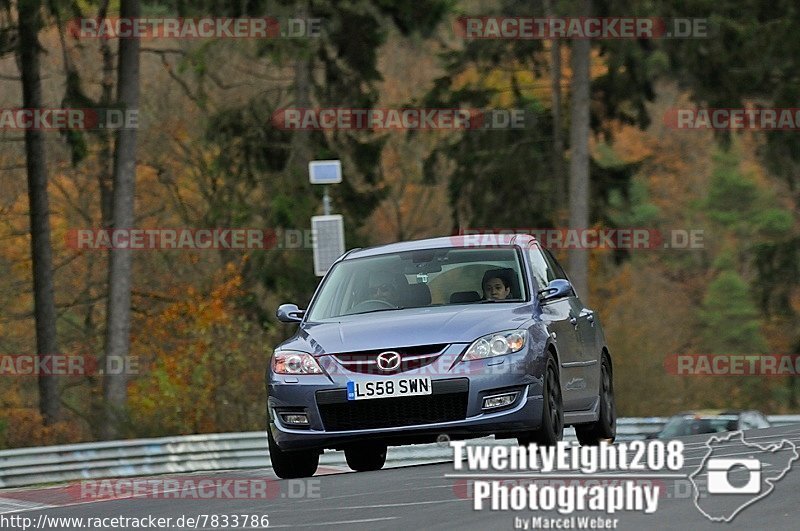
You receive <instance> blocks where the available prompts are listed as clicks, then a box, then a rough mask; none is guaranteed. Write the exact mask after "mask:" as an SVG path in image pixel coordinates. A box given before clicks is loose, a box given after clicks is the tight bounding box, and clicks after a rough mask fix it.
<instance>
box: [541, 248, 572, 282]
mask: <svg viewBox="0 0 800 531" xmlns="http://www.w3.org/2000/svg"><path fill="white" fill-rule="evenodd" d="M544 258H545V260H547V265H548V269H549V270H550V271H552V273H553V278H551V279H550V280H555V279H557V278H560V279H564V280H568V279H567V274H566V273H564V270H563V269H562V268H561V264H559V263H558V262H557V261H556V259H555V257H554V256H553V255H552V254H551V253H550V250H549V249H545V250H544Z"/></svg>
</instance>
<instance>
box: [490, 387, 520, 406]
mask: <svg viewBox="0 0 800 531" xmlns="http://www.w3.org/2000/svg"><path fill="white" fill-rule="evenodd" d="M517 394H518V393H517V392H516V391H514V392H513V393H504V394H502V395H492V396H487V397H486V398H484V399H483V409H497V408H498V407H505V406H508V405H510V404H513V403H514V401H515V400H516V399H517Z"/></svg>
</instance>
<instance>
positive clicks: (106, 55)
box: [97, 0, 114, 229]
mask: <svg viewBox="0 0 800 531" xmlns="http://www.w3.org/2000/svg"><path fill="white" fill-rule="evenodd" d="M108 3H109V0H103V3H102V4H101V5H100V9H99V10H98V12H97V18H98V19H99V20H100V21H101V22H102V21H103V20H105V18H106V16H107V15H108ZM100 53H101V55H102V58H103V78H102V81H101V82H100V86H101V87H102V91H101V95H100V106H101V107H102V108H104V109H109V108H111V107H112V106H113V102H112V98H113V94H114V54H113V53H112V51H111V44H110V43H109V41H108V40H107V39H100ZM100 143H101V146H100V154H99V156H98V159H99V162H100V171H99V172H98V175H97V181H98V185H99V187H100V226H101V227H103V228H104V229H105V228H108V227H110V226H111V224H112V223H113V219H112V217H111V215H112V211H113V209H114V205H113V201H114V196H113V194H112V189H113V182H114V177H113V171H114V170H113V166H112V162H111V160H112V150H113V146H114V140H113V136H112V134H111V131H109V130H108V129H103V130H102V131H101V134H100Z"/></svg>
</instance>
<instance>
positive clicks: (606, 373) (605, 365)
mask: <svg viewBox="0 0 800 531" xmlns="http://www.w3.org/2000/svg"><path fill="white" fill-rule="evenodd" d="M612 376H613V375H612V373H611V360H610V359H609V358H608V354H606V353H605V352H603V357H602V361H601V362H600V397H599V398H600V416H599V417H598V418H597V421H595V422H592V423H590V424H578V425H576V426H575V434H576V435H577V436H578V442H580V443H581V445H582V446H597V445H598V444H599V443H600V441H603V440H605V441H608V442H609V443H612V442H614V439H615V438H616V436H617V409H616V405H615V404H614V379H613V377H612Z"/></svg>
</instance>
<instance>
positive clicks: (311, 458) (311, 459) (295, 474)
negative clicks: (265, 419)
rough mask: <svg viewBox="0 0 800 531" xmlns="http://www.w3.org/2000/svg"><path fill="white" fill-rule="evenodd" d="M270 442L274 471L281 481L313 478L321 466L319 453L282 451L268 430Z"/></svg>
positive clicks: (314, 451) (270, 455) (313, 451)
mask: <svg viewBox="0 0 800 531" xmlns="http://www.w3.org/2000/svg"><path fill="white" fill-rule="evenodd" d="M267 440H268V442H269V459H270V461H272V470H273V471H274V472H275V475H276V476H278V477H279V478H281V479H297V478H307V477H310V476H313V475H314V473H315V472H316V471H317V467H318V466H319V452H318V451H316V450H295V451H293V452H289V451H286V450H281V449H280V447H279V446H278V443H276V442H275V439H273V438H272V431H270V429H269V428H267Z"/></svg>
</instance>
